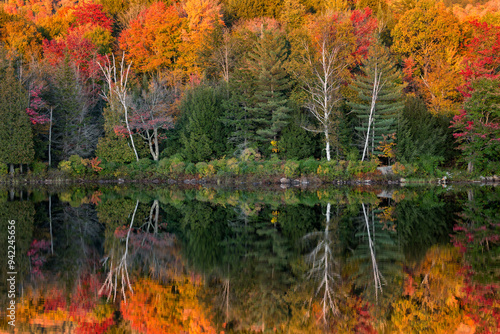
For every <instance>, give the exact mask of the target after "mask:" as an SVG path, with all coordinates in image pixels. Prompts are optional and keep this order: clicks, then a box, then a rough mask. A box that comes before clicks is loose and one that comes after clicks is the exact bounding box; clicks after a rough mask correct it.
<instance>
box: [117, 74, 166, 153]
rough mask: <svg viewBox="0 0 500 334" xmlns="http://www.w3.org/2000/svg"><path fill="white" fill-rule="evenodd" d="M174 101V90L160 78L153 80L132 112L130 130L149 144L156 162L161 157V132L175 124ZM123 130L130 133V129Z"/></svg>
mask: <svg viewBox="0 0 500 334" xmlns="http://www.w3.org/2000/svg"><path fill="white" fill-rule="evenodd" d="M174 99H175V95H174V93H173V90H172V89H169V88H167V87H166V85H165V84H164V83H162V82H161V80H160V79H159V78H153V79H152V80H151V82H150V84H149V87H148V89H144V90H143V91H142V94H141V96H140V97H139V98H137V99H136V101H135V103H134V106H133V109H132V110H131V117H130V122H129V128H131V129H132V130H134V131H135V133H137V134H138V135H139V136H140V137H142V138H143V139H144V140H145V141H146V142H147V144H148V147H149V151H150V153H151V156H152V157H153V160H155V161H158V159H159V156H160V141H161V139H162V138H161V135H160V133H159V131H160V130H162V129H163V130H168V129H171V128H172V127H173V124H174V119H173V117H172V116H170V114H171V110H172V104H173V103H174ZM123 130H124V131H128V128H123Z"/></svg>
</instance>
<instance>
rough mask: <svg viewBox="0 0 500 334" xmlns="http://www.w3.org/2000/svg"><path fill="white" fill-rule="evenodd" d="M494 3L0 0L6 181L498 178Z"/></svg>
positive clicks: (497, 19)
mask: <svg viewBox="0 0 500 334" xmlns="http://www.w3.org/2000/svg"><path fill="white" fill-rule="evenodd" d="M499 6H500V4H499V3H498V2H497V1H489V2H472V3H469V2H466V1H462V2H460V1H456V2H455V1H445V2H434V1H424V0H418V1H417V0H400V1H389V2H385V1H383V0H379V1H377V0H373V1H372V0H359V1H357V2H353V1H347V0H346V1H344V0H336V1H330V0H324V1H321V0H317V1H315V0H286V1H283V2H281V1H273V0H268V1H256V0H254V1H252V0H247V1H235V0H234V1H233V0H226V1H222V2H218V1H217V0H184V1H180V2H172V1H162V2H152V1H149V0H109V1H108V0H101V1H95V2H92V1H83V2H78V1H65V0H64V1H51V0H44V1H35V0H33V1H24V0H19V1H17V0H9V1H7V2H5V3H4V4H3V5H2V9H1V11H0V43H1V49H0V62H1V64H0V65H1V68H0V70H1V73H0V74H1V78H2V79H1V81H0V85H1V89H0V98H1V105H0V113H1V118H2V119H3V121H2V124H1V125H0V142H2V145H0V161H1V164H2V165H1V166H0V172H1V173H3V174H4V175H5V174H7V173H9V172H10V173H12V174H15V173H21V174H22V173H23V172H24V173H25V172H26V170H28V173H34V174H40V175H44V173H46V172H47V170H48V169H49V170H50V169H52V170H56V169H57V170H59V171H60V172H64V173H67V174H72V175H76V176H85V175H87V176H89V175H97V174H99V175H104V176H106V177H134V171H137V170H139V171H153V172H157V171H160V172H162V171H163V172H165V173H166V174H169V175H174V176H175V175H176V173H178V174H179V173H180V174H192V175H194V174H199V175H201V176H206V175H211V174H217V173H223V172H227V171H231V172H235V171H236V172H235V173H236V174H238V171H239V172H241V173H242V171H245V170H249V173H254V174H258V173H259V168H260V169H264V170H268V168H266V166H265V165H264V167H261V166H263V165H262V164H261V165H258V164H257V165H255V164H254V165H252V164H251V163H247V162H253V161H271V162H272V161H276V162H281V165H279V164H278V163H276V164H274V165H279V166H278V167H276V168H277V170H276V172H277V173H285V174H286V173H287V172H288V174H291V176H295V175H300V174H303V173H304V172H305V171H306V170H307V168H308V163H309V164H314V163H315V161H317V160H321V161H324V165H320V166H319V169H318V170H316V169H317V168H318V166H315V168H310V169H312V172H313V173H315V174H318V175H320V176H321V175H323V176H324V175H328V176H330V177H335V176H336V175H337V174H338V173H340V172H339V171H340V169H342V168H341V167H338V166H339V164H338V163H339V162H341V164H340V165H342V163H343V162H345V166H344V167H343V170H342V172H345V173H348V172H347V171H348V170H349V168H351V169H352V170H354V172H352V173H354V174H356V173H358V174H359V173H363V172H373V171H374V170H375V168H376V166H379V165H394V166H395V167H393V169H394V170H395V171H396V173H399V174H401V175H402V176H406V175H410V174H412V173H417V174H418V173H420V174H421V175H435V174H436V173H437V172H436V171H437V170H438V169H439V168H441V167H443V166H446V167H453V168H457V169H459V170H463V171H465V170H467V171H468V172H472V173H475V175H493V174H495V173H496V172H497V171H498V166H499V157H500V136H499V131H500V123H499V118H500V111H499V110H500V109H499V106H498V100H499V96H498V88H499V83H500V81H499V80H500V78H499V75H498V73H497V70H498V67H499V65H500V58H499V57H498V56H497V53H498V48H499V47H500V11H499V10H498V9H499V8H498V7H499ZM284 161H286V164H287V165H286V166H285V165H284ZM330 161H331V162H332V163H330ZM347 162H349V166H348V165H347ZM244 163H247V164H244ZM274 165H273V166H274ZM273 166H271V167H270V169H273V168H274V167H273ZM335 166H337V167H335ZM336 168H337V169H336ZM339 168H340V169H339ZM23 169H24V170H23ZM349 171H350V170H349ZM322 173H323V174H322ZM352 173H351V174H352Z"/></svg>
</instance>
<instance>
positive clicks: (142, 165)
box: [130, 158, 154, 172]
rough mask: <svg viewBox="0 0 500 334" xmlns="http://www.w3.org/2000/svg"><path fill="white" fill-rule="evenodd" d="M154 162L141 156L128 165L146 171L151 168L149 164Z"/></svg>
mask: <svg viewBox="0 0 500 334" xmlns="http://www.w3.org/2000/svg"><path fill="white" fill-rule="evenodd" d="M153 164H154V161H153V160H150V159H147V158H142V159H139V161H136V162H133V163H131V164H130V167H131V168H132V169H134V170H136V171H139V172H146V171H148V170H151V166H152V165H153Z"/></svg>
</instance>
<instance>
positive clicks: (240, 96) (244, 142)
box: [226, 27, 291, 150]
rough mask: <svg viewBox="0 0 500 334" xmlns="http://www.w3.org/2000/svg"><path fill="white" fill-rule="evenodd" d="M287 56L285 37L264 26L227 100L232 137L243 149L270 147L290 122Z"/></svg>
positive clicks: (236, 77) (227, 117)
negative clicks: (285, 67) (229, 98)
mask: <svg viewBox="0 0 500 334" xmlns="http://www.w3.org/2000/svg"><path fill="white" fill-rule="evenodd" d="M286 56H287V50H286V43H285V39H284V38H283V37H282V36H281V35H279V34H276V33H273V32H271V31H268V30H266V29H265V28H264V27H263V28H262V30H261V33H260V35H259V36H258V40H257V41H256V43H255V45H254V47H253V49H252V50H251V51H250V52H248V53H247V55H246V58H245V59H244V61H243V64H242V66H241V69H240V70H239V71H238V72H237V75H236V76H235V79H234V80H233V81H232V83H233V88H232V89H231V90H232V91H233V92H235V94H233V98H232V100H231V102H230V103H228V104H227V111H228V112H227V114H226V124H228V125H230V126H232V127H233V131H232V133H231V140H232V141H235V142H237V144H238V146H239V147H241V148H242V149H244V148H246V147H250V146H258V147H260V148H261V149H263V150H266V149H267V148H268V147H270V145H269V144H270V142H271V140H276V139H277V138H278V136H279V134H280V132H281V130H282V129H283V128H284V127H285V126H286V125H287V124H288V117H289V116H288V114H289V113H290V111H291V109H290V107H289V106H288V99H287V96H286V94H287V92H288V90H289V88H290V83H289V82H290V80H288V78H287V73H286V71H285V69H284V62H285V60H286Z"/></svg>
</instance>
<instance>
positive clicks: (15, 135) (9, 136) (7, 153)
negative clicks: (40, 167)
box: [0, 66, 35, 173]
mask: <svg viewBox="0 0 500 334" xmlns="http://www.w3.org/2000/svg"><path fill="white" fill-rule="evenodd" d="M27 106H28V100H27V94H26V91H25V90H24V88H23V86H22V85H21V83H20V82H19V80H17V78H16V75H15V71H14V68H13V67H12V66H7V67H6V68H0V119H1V120H2V121H1V122H0V143H1V144H0V161H2V162H4V163H6V164H10V170H11V173H13V172H14V167H13V164H28V163H31V162H32V161H33V159H34V155H35V151H34V149H33V132H32V129H31V124H30V120H29V116H28V114H27V113H26V108H27Z"/></svg>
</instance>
